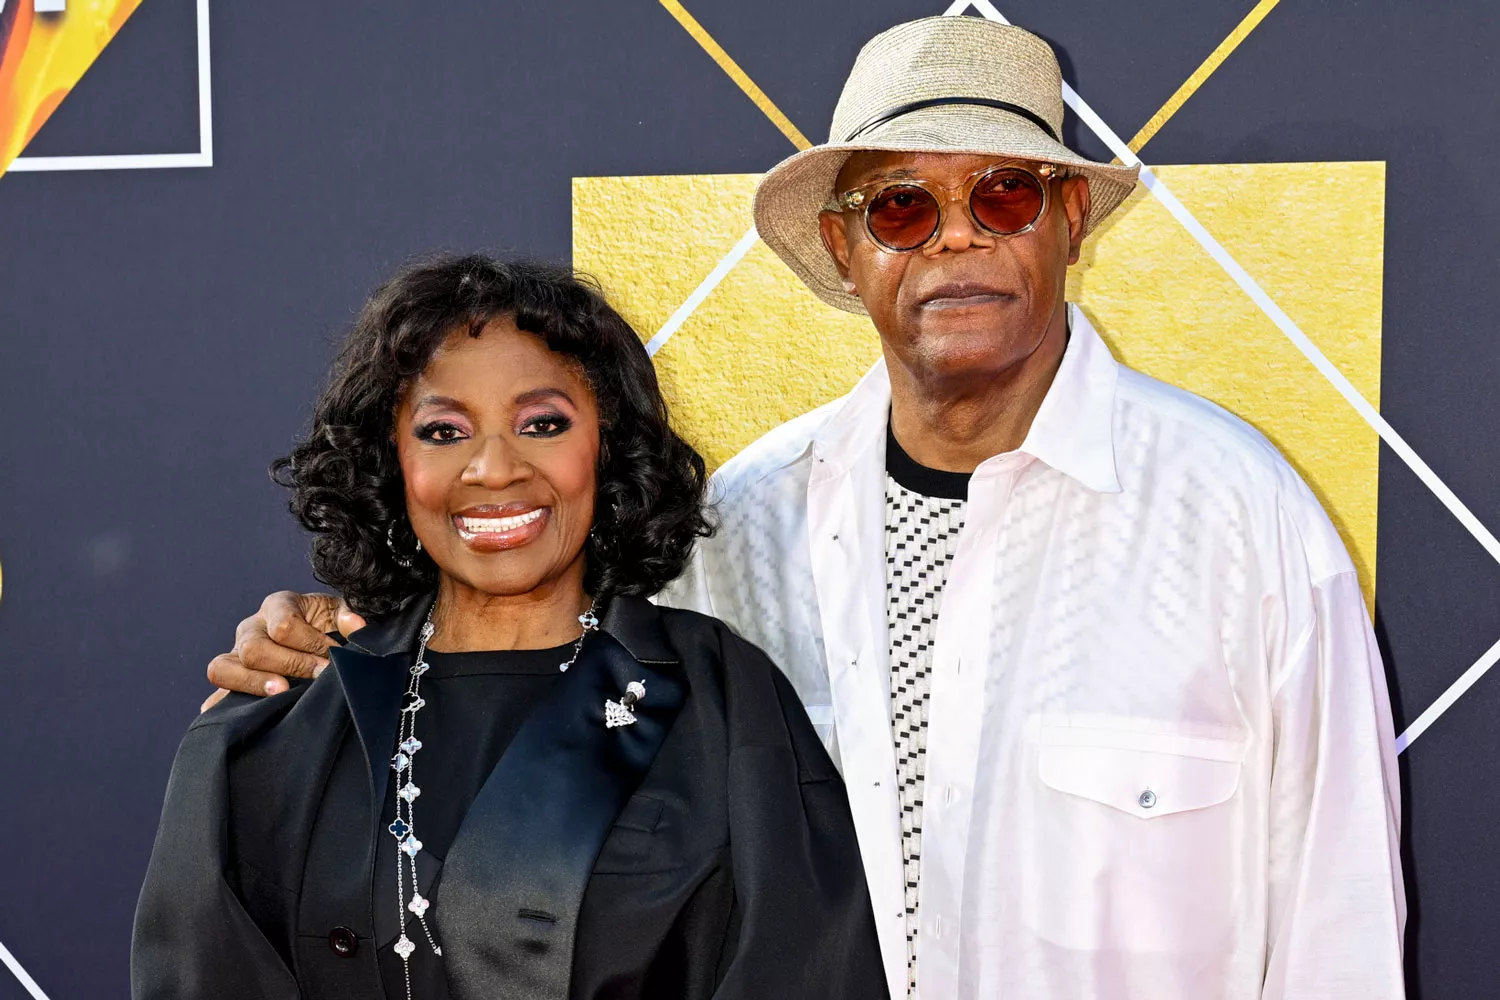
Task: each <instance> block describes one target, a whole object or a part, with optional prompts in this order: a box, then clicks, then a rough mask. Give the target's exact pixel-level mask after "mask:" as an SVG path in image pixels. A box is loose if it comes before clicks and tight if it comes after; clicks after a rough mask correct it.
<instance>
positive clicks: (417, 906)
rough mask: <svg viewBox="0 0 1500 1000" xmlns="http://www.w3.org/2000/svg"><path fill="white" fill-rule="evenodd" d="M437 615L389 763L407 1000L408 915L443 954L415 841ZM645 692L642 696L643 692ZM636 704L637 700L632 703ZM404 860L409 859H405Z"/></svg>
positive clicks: (424, 634) (423, 638) (425, 628)
mask: <svg viewBox="0 0 1500 1000" xmlns="http://www.w3.org/2000/svg"><path fill="white" fill-rule="evenodd" d="M596 607H597V605H594V604H591V605H589V609H588V610H587V611H585V612H584V613H583V614H581V615H579V616H578V624H579V625H582V626H583V633H582V634H581V635H579V637H578V640H577V641H576V642H574V643H573V655H572V656H570V657H568V659H567V661H566V662H564V663H559V664H558V665H557V669H558V671H559V672H561V673H567V671H568V668H569V667H571V666H572V665H573V663H574V661H576V660H577V659H578V653H579V651H580V650H582V649H583V640H584V639H587V638H588V635H589V633H590V632H592V631H594V630H595V629H597V628H598V627H599V617H598V615H596V614H595V608H596ZM436 610H437V603H436V602H433V606H432V607H431V608H429V609H428V611H427V620H426V621H424V622H423V623H422V631H421V632H420V633H418V635H419V640H418V643H417V658H416V661H415V662H413V663H412V665H411V668H410V669H409V670H408V671H407V673H408V674H409V675H410V676H409V677H408V679H407V681H406V694H405V696H404V697H403V698H402V703H401V723H400V725H399V726H398V727H397V731H396V755H395V756H394V757H392V758H391V770H392V771H395V772H396V777H397V779H398V780H399V779H401V778H405V779H406V783H405V784H404V785H402V786H401V787H400V788H398V789H396V818H395V819H394V820H392V821H391V824H390V826H388V827H386V829H387V830H389V831H390V834H391V836H393V837H395V838H396V926H397V927H400V928H402V931H401V936H400V937H399V938H397V939H396V944H395V952H396V954H397V955H399V956H401V969H402V972H403V973H404V974H405V977H406V1000H412V994H411V956H412V953H413V952H415V951H416V950H417V945H416V942H414V941H413V940H412V939H411V938H409V937H407V936H406V930H405V927H406V914H407V913H408V912H409V913H412V914H413V915H415V916H416V918H417V922H418V923H419V924H421V925H422V934H423V936H424V937H426V938H427V943H428V945H429V946H431V948H432V953H433V954H434V955H436V956H437V957H439V958H441V957H442V955H443V949H442V948H441V947H439V946H438V943H437V938H435V937H434V936H433V934H432V927H431V926H430V925H429V924H428V923H427V914H428V912H429V911H430V910H431V909H432V900H430V899H427V898H425V897H423V895H422V892H421V890H420V889H419V888H418V887H417V886H418V882H417V855H418V854H420V853H421V852H422V842H421V841H420V840H418V839H417V819H416V812H415V806H416V802H417V796H419V795H421V794H422V789H420V788H418V787H417V783H416V770H417V751H418V750H421V749H422V741H421V740H419V739H417V713H418V712H420V711H421V710H422V707H423V706H424V705H426V704H427V702H426V701H425V700H424V699H423V698H422V675H423V674H425V673H427V671H428V669H429V666H428V663H427V640H429V639H431V638H432V633H433V624H432V615H433V612H434V611H436ZM643 693H644V692H643ZM632 700H633V699H632ZM403 855H405V858H404V860H403V857H402V856H403ZM408 873H410V876H411V900H410V901H409V902H408V901H407V898H406V879H407V875H408Z"/></svg>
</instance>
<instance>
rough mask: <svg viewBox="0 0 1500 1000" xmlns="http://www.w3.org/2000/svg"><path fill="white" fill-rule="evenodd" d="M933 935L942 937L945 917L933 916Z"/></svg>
mask: <svg viewBox="0 0 1500 1000" xmlns="http://www.w3.org/2000/svg"><path fill="white" fill-rule="evenodd" d="M932 936H933V937H935V938H940V937H942V936H943V918H942V917H933V918H932Z"/></svg>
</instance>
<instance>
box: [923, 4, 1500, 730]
mask: <svg viewBox="0 0 1500 1000" xmlns="http://www.w3.org/2000/svg"><path fill="white" fill-rule="evenodd" d="M971 6H972V7H973V8H974V9H975V10H977V11H979V13H980V14H982V15H983V16H984V17H987V18H989V19H990V20H991V21H999V22H1000V23H1001V24H1009V23H1010V22H1009V21H1007V20H1006V19H1005V17H1004V16H1003V15H1001V13H1000V12H999V11H998V10H996V9H995V5H994V4H993V3H992V2H991V0H955V2H954V3H953V4H951V5H950V6H949V7H948V9H947V10H946V11H945V12H944V13H946V14H950V15H956V14H962V13H963V12H964V11H966V10H968V9H969V8H970V7H971ZM1062 89H1063V100H1064V101H1065V102H1066V103H1067V105H1068V107H1070V108H1072V109H1073V113H1074V114H1076V115H1078V117H1079V119H1080V120H1081V121H1082V122H1083V123H1084V124H1086V125H1087V126H1088V127H1089V128H1090V129H1091V130H1093V133H1094V134H1095V135H1097V136H1098V137H1099V138H1100V140H1102V141H1103V143H1104V144H1105V145H1106V146H1108V147H1109V149H1110V152H1112V153H1114V154H1115V156H1117V157H1119V160H1120V162H1121V163H1124V164H1126V165H1133V164H1137V163H1140V162H1141V161H1140V158H1139V157H1137V156H1136V155H1135V154H1134V153H1133V152H1131V151H1130V147H1129V146H1127V145H1125V143H1124V142H1122V141H1120V137H1119V136H1118V135H1116V134H1115V133H1114V130H1113V129H1111V128H1110V127H1109V126H1108V125H1106V124H1105V123H1104V120H1103V119H1101V118H1100V117H1099V116H1098V115H1097V114H1095V113H1094V109H1093V108H1091V107H1089V105H1088V102H1086V101H1085V100H1084V99H1083V98H1081V97H1079V96H1078V94H1077V93H1076V92H1075V91H1074V90H1073V88H1072V87H1070V86H1069V85H1068V83H1067V81H1064V82H1063V87H1062ZM1141 183H1143V184H1145V185H1146V187H1147V189H1148V190H1149V191H1150V192H1151V193H1152V194H1153V195H1155V196H1156V199H1157V200H1158V201H1160V202H1161V203H1162V205H1163V206H1164V207H1165V208H1166V209H1167V211H1169V212H1171V213H1172V216H1173V217H1174V218H1175V219H1176V220H1177V221H1178V222H1180V223H1181V224H1182V226H1183V228H1185V229H1186V230H1187V231H1188V233H1189V234H1190V235H1191V236H1192V237H1193V239H1195V240H1197V241H1198V245H1199V246H1201V247H1203V249H1204V250H1205V251H1207V252H1208V255H1209V256H1210V257H1212V258H1213V259H1214V260H1215V261H1216V262H1217V263H1218V265H1219V266H1220V267H1221V268H1223V269H1224V273H1226V274H1228V275H1229V277H1230V278H1232V279H1233V280H1234V283H1235V284H1236V285H1239V286H1240V289H1241V290H1242V291H1244V293H1245V294H1246V295H1248V296H1250V299H1251V301H1253V302H1254V303H1255V304H1256V305H1257V306H1259V307H1260V309H1261V311H1262V312H1264V313H1265V314H1266V316H1267V318H1269V319H1270V320H1271V322H1273V323H1275V324H1276V326H1277V328H1278V329H1280V330H1281V332H1282V333H1284V334H1286V336H1287V339H1288V340H1290V341H1291V342H1292V343H1293V344H1294V345H1295V346H1296V348H1297V349H1298V350H1299V351H1301V352H1302V354H1303V356H1304V357H1306V358H1307V360H1308V361H1310V362H1312V364H1313V367H1315V368H1317V369H1318V371H1320V372H1322V374H1323V377H1324V378H1326V379H1328V381H1329V382H1330V383H1331V384H1332V385H1333V387H1334V388H1335V389H1337V390H1338V392H1339V395H1341V396H1343V397H1344V399H1345V400H1347V401H1348V403H1349V405H1350V406H1352V407H1354V409H1355V412H1357V413H1358V414H1359V415H1360V416H1361V417H1363V418H1364V420H1365V422H1366V423H1367V424H1369V425H1370V426H1371V427H1373V428H1374V429H1375V433H1377V434H1379V435H1380V439H1381V440H1382V441H1384V442H1385V443H1386V445H1387V446H1388V447H1389V448H1390V449H1391V450H1392V451H1394V452H1395V453H1396V454H1397V456H1399V457H1400V459H1401V460H1402V461H1403V462H1405V463H1406V465H1407V467H1408V468H1410V469H1411V471H1412V472H1414V473H1416V475H1417V478H1418V479H1420V480H1422V482H1423V484H1425V485H1426V487H1427V488H1428V489H1429V490H1431V491H1432V493H1433V495H1434V496H1436V497H1437V498H1438V500H1439V501H1440V502H1441V503H1442V505H1443V506H1444V507H1447V508H1448V511H1449V513H1451V514H1452V515H1453V516H1454V517H1456V518H1458V522H1459V523H1460V524H1462V525H1463V526H1464V528H1465V529H1466V530H1467V531H1468V532H1469V534H1471V535H1473V536H1474V539H1475V540H1476V541H1478V542H1479V544H1480V545H1482V546H1484V550H1485V551H1486V552H1488V553H1489V554H1490V556H1491V558H1493V559H1495V560H1496V561H1497V562H1500V540H1497V539H1496V538H1495V536H1494V535H1493V534H1491V532H1490V530H1489V529H1488V528H1486V527H1485V526H1484V524H1483V522H1481V521H1480V520H1479V518H1477V517H1475V516H1474V513H1473V511H1471V510H1469V508H1468V507H1467V506H1465V504H1464V502H1463V501H1462V500H1460V499H1459V498H1458V497H1457V496H1456V495H1455V494H1454V492H1453V491H1452V490H1451V489H1449V488H1448V485H1447V484H1446V483H1444V482H1443V481H1442V479H1440V478H1439V477H1438V474H1437V473H1436V472H1433V471H1432V467H1431V466H1429V465H1428V464H1427V463H1426V462H1424V461H1423V460H1422V457H1421V456H1420V455H1418V454H1417V453H1416V451H1415V449H1413V448H1412V446H1411V445H1409V444H1407V443H1406V439H1405V438H1403V437H1402V436H1401V435H1400V434H1399V433H1397V432H1396V429H1395V428H1394V427H1392V426H1391V425H1390V423H1388V422H1387V421H1386V419H1385V418H1384V417H1382V416H1381V415H1380V412H1379V411H1378V410H1376V409H1375V407H1373V406H1371V405H1370V402H1369V400H1367V399H1365V397H1364V396H1363V395H1361V394H1360V392H1359V390H1358V389H1356V388H1355V387H1354V385H1353V384H1352V383H1351V382H1350V381H1349V380H1348V379H1347V378H1345V377H1344V373H1343V372H1341V371H1339V370H1338V368H1337V367H1335V366H1334V364H1333V362H1331V361H1329V360H1328V358H1327V357H1326V356H1325V355H1324V354H1323V352H1322V351H1321V350H1319V349H1318V347H1317V345H1316V344H1314V343H1313V342H1312V341H1311V340H1309V339H1308V338H1307V335H1306V334H1304V333H1303V332H1302V330H1301V328H1299V327H1298V326H1297V324H1296V323H1294V322H1292V319H1291V317H1289V316H1288V315H1287V314H1286V313H1285V312H1283V311H1282V309H1281V307H1280V306H1278V305H1277V304H1276V303H1275V302H1274V301H1273V300H1272V299H1271V297H1270V296H1269V295H1267V294H1266V292H1265V290H1264V289H1262V288H1261V287H1260V285H1259V284H1257V283H1256V281H1255V279H1254V278H1252V277H1250V275H1249V274H1248V273H1246V271H1245V269H1244V268H1243V267H1241V266H1240V264H1239V262H1238V261H1237V260H1235V259H1234V257H1232V256H1231V255H1230V253H1229V251H1227V250H1225V249H1224V247H1223V246H1221V245H1220V243H1219V241H1218V240H1216V239H1214V237H1213V236H1212V234H1210V233H1209V232H1208V230H1207V229H1204V228H1203V224H1202V223H1200V222H1199V221H1198V220H1197V219H1196V218H1195V217H1194V216H1193V213H1191V212H1189V211H1188V210H1187V208H1186V206H1184V205H1183V204H1182V202H1180V201H1178V200H1177V196H1176V195H1174V194H1173V193H1172V192H1171V190H1170V189H1168V187H1167V186H1166V184H1164V183H1162V180H1161V178H1159V177H1157V176H1156V175H1155V174H1154V173H1152V172H1151V168H1150V167H1147V166H1146V165H1144V164H1142V165H1141ZM1496 660H1500V644H1497V645H1496V646H1493V647H1491V648H1490V651H1489V652H1487V653H1485V655H1484V656H1482V657H1480V659H1479V660H1478V662H1476V663H1475V664H1474V665H1473V666H1472V667H1470V668H1469V669H1468V670H1466V671H1465V672H1464V673H1463V675H1462V676H1461V677H1460V678H1459V679H1458V681H1457V682H1455V683H1454V684H1453V686H1452V687H1450V688H1449V689H1448V691H1447V692H1445V693H1444V694H1443V696H1442V697H1441V698H1439V699H1438V700H1437V701H1436V702H1434V703H1433V704H1432V705H1431V706H1430V707H1428V709H1427V711H1425V712H1423V713H1422V715H1421V716H1420V717H1419V718H1418V719H1417V721H1416V722H1414V723H1412V725H1411V726H1410V727H1409V728H1408V729H1407V730H1406V732H1405V733H1403V734H1402V735H1401V737H1400V738H1399V739H1397V741H1396V749H1397V752H1398V753H1400V752H1403V751H1405V749H1406V748H1407V747H1408V746H1410V745H1411V744H1412V743H1414V742H1415V741H1416V739H1417V737H1418V736H1421V735H1422V733H1423V732H1424V731H1425V730H1426V729H1427V727H1428V726H1430V725H1432V723H1433V722H1436V721H1437V719H1438V717H1439V716H1441V715H1442V714H1443V713H1444V712H1446V711H1447V710H1448V708H1449V707H1451V706H1452V704H1453V703H1454V702H1455V701H1457V700H1458V698H1459V697H1460V696H1461V695H1463V693H1464V692H1465V691H1467V690H1468V689H1469V688H1470V687H1472V686H1473V684H1474V682H1475V681H1477V680H1479V678H1480V677H1482V676H1484V673H1485V672H1486V671H1487V670H1489V668H1490V667H1491V666H1493V665H1494V664H1495V662H1496Z"/></svg>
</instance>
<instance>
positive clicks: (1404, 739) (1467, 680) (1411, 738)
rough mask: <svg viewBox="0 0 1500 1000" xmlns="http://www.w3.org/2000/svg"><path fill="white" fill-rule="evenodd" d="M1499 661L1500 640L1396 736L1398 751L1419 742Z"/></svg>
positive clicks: (1402, 751) (1402, 750)
mask: <svg viewBox="0 0 1500 1000" xmlns="http://www.w3.org/2000/svg"><path fill="white" fill-rule="evenodd" d="M1497 662H1500V642H1496V643H1495V644H1494V645H1493V646H1491V647H1490V648H1489V649H1487V650H1485V653H1484V655H1483V656H1481V657H1480V658H1479V659H1478V660H1476V661H1475V663H1474V665H1473V666H1472V667H1470V668H1469V669H1468V670H1465V671H1464V672H1463V674H1462V675H1460V676H1459V678H1458V680H1456V681H1454V682H1453V683H1452V684H1451V685H1449V687H1448V690H1446V691H1444V692H1443V693H1442V695H1440V696H1439V697H1438V699H1437V701H1434V702H1433V703H1432V704H1431V705H1428V706H1427V711H1425V712H1423V713H1422V714H1421V715H1419V716H1417V718H1416V721H1414V722H1413V723H1412V724H1411V725H1409V726H1407V727H1406V732H1404V733H1402V734H1401V735H1400V736H1398V737H1396V752H1397V753H1405V752H1406V748H1407V747H1409V746H1411V745H1412V744H1413V743H1415V742H1417V737H1419V736H1421V735H1422V734H1423V733H1425V732H1427V728H1428V727H1429V726H1431V725H1432V724H1433V723H1434V722H1436V721H1437V720H1438V719H1439V718H1441V717H1442V714H1443V713H1444V712H1446V711H1448V709H1450V708H1452V707H1453V703H1454V702H1456V701H1458V699H1460V698H1462V697H1463V696H1464V695H1465V694H1466V693H1467V692H1468V690H1469V688H1471V687H1473V686H1474V685H1475V683H1476V682H1478V680H1479V678H1481V677H1483V676H1484V675H1485V674H1486V673H1488V672H1489V669H1490V668H1491V667H1493V666H1494V665H1495V664H1496V663H1497Z"/></svg>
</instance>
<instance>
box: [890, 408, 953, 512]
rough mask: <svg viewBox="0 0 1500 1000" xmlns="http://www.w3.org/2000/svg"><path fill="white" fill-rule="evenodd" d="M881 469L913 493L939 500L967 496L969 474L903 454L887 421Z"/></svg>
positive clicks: (904, 452)
mask: <svg viewBox="0 0 1500 1000" xmlns="http://www.w3.org/2000/svg"><path fill="white" fill-rule="evenodd" d="M885 471H886V472H888V473H890V474H891V478H892V479H894V480H895V481H896V482H898V483H900V484H901V485H902V486H904V487H905V488H907V489H909V490H911V491H912V492H913V493H919V494H921V495H922V496H924V497H937V498H939V499H941V500H967V499H969V473H967V472H944V471H943V470H942V469H933V468H929V467H928V466H925V465H922V464H921V463H920V462H918V461H917V460H916V459H914V458H912V457H911V456H910V455H908V454H907V453H906V449H905V448H903V447H901V442H899V441H897V440H896V432H895V431H893V430H892V429H891V425H890V421H886V425H885Z"/></svg>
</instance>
